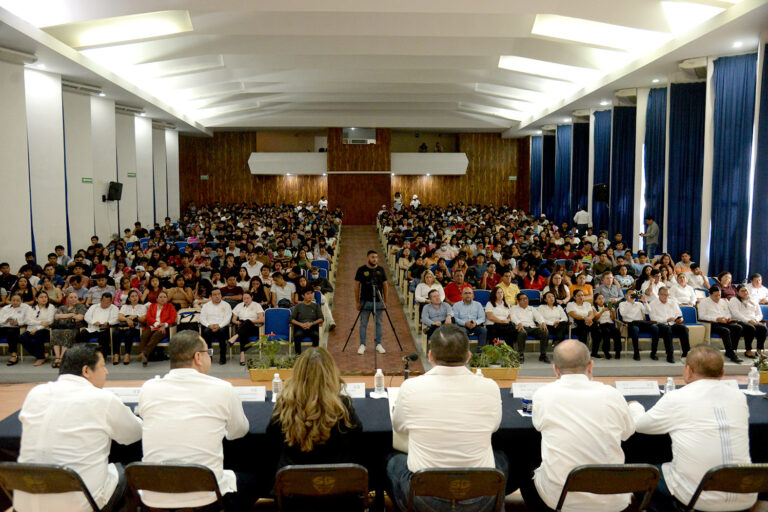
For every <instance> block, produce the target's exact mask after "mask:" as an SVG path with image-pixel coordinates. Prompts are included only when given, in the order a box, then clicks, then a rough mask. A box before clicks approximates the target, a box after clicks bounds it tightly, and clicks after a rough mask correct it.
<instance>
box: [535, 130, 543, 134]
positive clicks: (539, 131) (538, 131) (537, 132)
mask: <svg viewBox="0 0 768 512" xmlns="http://www.w3.org/2000/svg"><path fill="white" fill-rule="evenodd" d="M542 133H544V132H542V131H541V130H536V135H541V134H542Z"/></svg>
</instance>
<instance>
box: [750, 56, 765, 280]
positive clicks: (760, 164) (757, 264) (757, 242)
mask: <svg viewBox="0 0 768 512" xmlns="http://www.w3.org/2000/svg"><path fill="white" fill-rule="evenodd" d="M765 51H766V52H768V45H766V46H765ZM763 55H764V56H765V58H764V59H763V79H762V84H761V85H760V119H759V121H758V123H759V124H758V132H757V155H756V156H757V159H756V162H755V184H754V187H753V189H752V190H753V193H754V192H757V191H760V193H757V194H755V197H754V200H753V205H752V244H751V249H750V257H749V269H750V270H749V271H750V273H752V272H760V273H762V274H763V275H765V274H766V273H768V251H766V250H765V248H766V247H768V222H766V219H768V201H765V191H766V190H768V53H764V54H763ZM766 281H768V279H766Z"/></svg>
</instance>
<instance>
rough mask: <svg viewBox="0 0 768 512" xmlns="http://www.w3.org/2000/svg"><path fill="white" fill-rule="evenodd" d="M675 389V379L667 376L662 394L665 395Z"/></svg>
mask: <svg viewBox="0 0 768 512" xmlns="http://www.w3.org/2000/svg"><path fill="white" fill-rule="evenodd" d="M674 390H675V379H673V378H672V377H667V383H666V384H664V394H665V395H666V394H667V393H669V392H670V391H674Z"/></svg>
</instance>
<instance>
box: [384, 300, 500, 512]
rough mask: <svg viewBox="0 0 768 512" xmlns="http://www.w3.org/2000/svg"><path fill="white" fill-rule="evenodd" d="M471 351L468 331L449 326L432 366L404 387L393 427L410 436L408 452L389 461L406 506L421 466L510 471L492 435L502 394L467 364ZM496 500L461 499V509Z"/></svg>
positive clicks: (434, 505) (437, 338) (439, 503)
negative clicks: (463, 501)
mask: <svg viewBox="0 0 768 512" xmlns="http://www.w3.org/2000/svg"><path fill="white" fill-rule="evenodd" d="M427 307H428V306H427ZM425 309H426V308H425ZM470 356H471V354H470V352H469V340H468V339H467V335H466V333H465V332H464V330H463V329H460V328H458V327H457V326H455V325H444V326H442V327H440V328H439V329H438V330H437V331H435V333H434V335H433V336H432V342H431V348H430V350H429V355H428V357H429V361H430V363H432V365H433V366H432V369H431V370H429V371H428V372H427V373H426V374H425V375H423V376H421V377H416V378H414V379H408V380H407V381H405V382H403V384H402V386H401V387H400V392H399V394H398V397H397V402H396V404H395V408H394V412H393V413H392V428H393V430H394V431H395V432H397V433H400V434H405V435H407V436H408V453H407V454H404V453H398V454H396V455H394V456H392V457H391V458H390V459H389V461H388V463H387V476H388V477H389V481H390V483H391V484H392V489H393V492H392V493H391V496H392V497H393V501H394V502H395V503H396V504H397V506H398V507H399V508H400V510H405V509H406V508H407V505H408V496H409V492H410V481H411V476H412V475H413V473H415V472H416V471H419V470H421V469H428V468H467V467H470V468H494V467H495V468H497V469H499V470H500V471H502V472H503V473H504V474H505V475H506V474H507V458H506V456H505V455H504V454H503V453H502V452H494V451H493V449H492V447H491V435H492V434H493V433H494V432H495V431H496V430H498V428H499V424H500V423H501V393H500V391H499V387H498V385H497V384H496V383H495V382H494V381H493V380H491V379H484V378H478V377H477V376H475V375H474V374H472V372H471V371H470V370H469V368H467V367H466V364H467V362H468V361H469V358H470ZM494 499H495V498H480V499H477V500H472V501H471V502H470V503H462V502H461V501H459V502H457V503H456V508H455V510H457V511H460V510H466V508H465V507H467V506H470V507H471V510H481V509H483V510H485V509H484V508H482V507H483V505H484V506H485V507H489V506H490V502H491V500H494ZM419 501H421V502H422V503H420V504H421V505H426V506H427V507H431V510H446V509H447V508H450V503H447V502H446V501H444V500H440V499H437V498H421V499H420V500H419ZM446 507H447V508H446Z"/></svg>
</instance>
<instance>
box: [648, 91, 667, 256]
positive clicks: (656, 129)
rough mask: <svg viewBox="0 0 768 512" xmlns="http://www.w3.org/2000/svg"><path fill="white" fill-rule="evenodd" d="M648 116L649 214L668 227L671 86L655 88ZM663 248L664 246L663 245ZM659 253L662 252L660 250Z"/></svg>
mask: <svg viewBox="0 0 768 512" xmlns="http://www.w3.org/2000/svg"><path fill="white" fill-rule="evenodd" d="M645 115H646V117H645V212H644V213H645V215H650V216H652V217H653V218H654V219H655V220H656V223H657V224H658V225H659V228H660V229H661V233H659V242H661V241H662V240H663V238H661V237H662V233H663V230H664V189H665V187H664V162H665V160H666V154H665V153H666V149H667V89H666V87H665V88H663V89H651V92H650V94H649V95H648V108H647V109H646V114H645ZM659 249H662V246H659ZM657 253H658V251H657Z"/></svg>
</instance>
